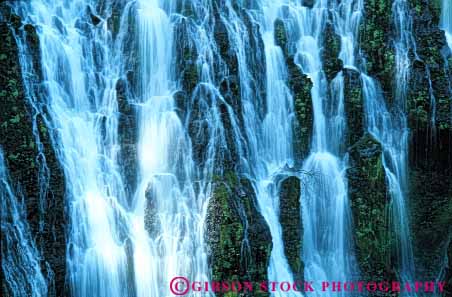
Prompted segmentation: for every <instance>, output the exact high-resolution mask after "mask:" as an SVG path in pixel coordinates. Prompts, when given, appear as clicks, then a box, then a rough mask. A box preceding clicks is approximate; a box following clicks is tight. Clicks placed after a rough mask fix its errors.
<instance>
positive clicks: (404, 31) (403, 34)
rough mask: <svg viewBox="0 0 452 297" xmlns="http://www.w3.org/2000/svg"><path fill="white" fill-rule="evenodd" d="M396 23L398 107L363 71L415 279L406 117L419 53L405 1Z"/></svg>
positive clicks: (368, 109) (405, 256) (408, 272)
mask: <svg viewBox="0 0 452 297" xmlns="http://www.w3.org/2000/svg"><path fill="white" fill-rule="evenodd" d="M393 17H394V24H395V40H394V46H395V50H396V57H395V60H396V74H395V92H394V104H393V105H394V106H393V107H392V109H391V108H389V107H388V106H387V103H386V101H385V99H384V97H383V92H382V90H381V87H380V86H379V84H378V83H377V82H376V81H375V80H374V79H372V78H371V77H369V76H367V75H366V74H365V73H362V74H361V79H362V82H363V96H364V102H365V104H364V105H365V114H366V126H367V129H368V131H369V132H370V133H371V134H372V135H373V136H374V137H375V138H376V139H377V140H378V141H379V142H380V143H381V145H382V147H383V150H384V153H383V166H384V169H385V173H386V181H387V183H388V188H389V193H390V195H391V199H392V200H391V212H392V218H391V224H392V229H393V231H394V233H395V235H396V240H395V242H396V243H397V258H398V264H397V265H398V269H399V272H398V273H399V276H400V278H401V279H402V280H404V281H409V280H413V279H414V258H413V251H412V245H411V237H410V228H409V226H410V225H409V218H408V209H407V199H408V197H407V193H408V185H407V179H408V174H407V170H408V163H407V162H408V160H407V158H408V128H407V120H406V116H405V108H406V92H407V84H408V77H409V73H410V67H411V66H410V65H411V61H410V58H409V51H410V50H412V51H413V52H414V53H415V52H416V49H415V43H414V39H413V36H412V34H411V17H410V16H409V9H408V4H407V2H406V1H405V0H398V1H395V2H394V3H393Z"/></svg>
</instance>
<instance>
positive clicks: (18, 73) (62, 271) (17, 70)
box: [0, 5, 68, 297]
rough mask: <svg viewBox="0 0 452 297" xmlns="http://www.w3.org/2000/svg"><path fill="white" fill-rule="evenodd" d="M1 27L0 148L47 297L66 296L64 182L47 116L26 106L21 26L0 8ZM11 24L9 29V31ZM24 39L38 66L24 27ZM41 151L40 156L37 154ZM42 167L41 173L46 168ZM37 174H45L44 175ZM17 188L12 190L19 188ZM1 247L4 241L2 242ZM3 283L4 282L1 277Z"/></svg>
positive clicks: (35, 46)
mask: <svg viewBox="0 0 452 297" xmlns="http://www.w3.org/2000/svg"><path fill="white" fill-rule="evenodd" d="M0 10H1V12H2V14H3V16H6V22H5V21H2V22H0V38H1V40H2V42H1V43H0V65H1V66H0V85H1V86H2V87H4V88H3V89H2V91H0V118H1V119H2V120H1V121H2V123H1V126H0V135H1V137H0V145H1V147H2V148H3V150H4V153H5V160H6V163H7V166H8V169H9V172H10V176H11V179H12V182H13V184H14V185H15V186H17V187H18V188H19V187H20V188H21V189H22V193H23V195H24V197H25V205H26V210H27V220H28V224H29V226H30V229H31V232H32V236H33V237H34V239H35V241H36V244H37V248H38V250H40V251H41V253H42V254H41V255H42V259H41V263H40V264H41V270H42V274H43V275H44V276H47V277H48V279H47V281H48V283H49V296H52V297H53V296H55V297H56V296H66V293H67V288H66V285H65V283H66V276H65V275H66V260H65V259H66V235H65V230H66V228H67V222H68V220H67V217H66V213H65V201H64V194H65V183H64V175H63V171H62V169H61V168H60V166H59V163H58V162H57V159H56V155H55V153H54V151H53V149H52V146H51V133H54V132H53V131H51V130H49V129H48V127H47V126H46V124H45V121H44V119H45V118H46V114H40V113H37V111H36V110H34V109H33V108H32V107H31V105H30V104H29V103H28V99H27V98H26V94H25V86H24V85H23V82H22V70H21V66H20V64H19V56H18V55H19V54H18V48H17V44H16V41H15V38H14V35H13V31H12V30H16V32H15V33H17V34H19V27H20V26H21V25H22V23H21V22H22V21H21V20H20V18H19V17H17V16H15V15H14V14H12V13H11V12H10V11H9V9H8V8H5V7H3V6H1V5H0ZM8 23H9V25H11V27H9V26H8ZM24 29H25V32H26V40H27V42H29V43H30V44H29V45H30V49H31V50H32V55H33V61H35V63H39V61H40V53H39V39H38V36H37V34H36V29H35V28H34V27H33V26H31V25H28V24H27V25H25V28H24ZM35 70H36V72H35V73H32V74H31V75H32V81H34V83H35V84H34V85H32V86H31V88H32V89H31V90H29V91H30V92H32V93H33V92H39V91H40V90H39V82H40V79H41V77H42V74H41V73H40V67H36V68H35ZM38 152H42V153H43V154H42V155H38ZM45 166H46V168H45ZM42 170H45V171H44V172H45V173H43V171H42ZM18 188H17V189H18ZM2 244H3V242H2ZM1 278H2V280H3V278H4V276H3V273H2V277H1ZM2 283H3V284H4V285H3V286H2V296H9V295H8V294H9V293H8V292H9V290H10V289H11V288H9V287H8V285H7V284H6V282H3V281H2Z"/></svg>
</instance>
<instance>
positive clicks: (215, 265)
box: [206, 172, 272, 297]
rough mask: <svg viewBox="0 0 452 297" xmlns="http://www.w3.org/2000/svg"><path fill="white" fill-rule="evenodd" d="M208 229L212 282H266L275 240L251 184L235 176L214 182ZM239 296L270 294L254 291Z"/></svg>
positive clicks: (226, 175) (228, 176)
mask: <svg viewBox="0 0 452 297" xmlns="http://www.w3.org/2000/svg"><path fill="white" fill-rule="evenodd" d="M206 229H207V230H206V237H207V238H206V242H207V245H208V247H209V262H210V267H211V268H212V280H215V281H225V280H227V281H233V280H238V281H246V280H263V281H265V280H267V268H268V264H269V261H270V253H271V249H272V239H271V234H270V230H269V227H268V226H267V224H266V222H265V220H264V218H263V217H262V215H261V214H260V212H259V211H258V209H257V201H256V194H255V193H254V190H253V187H252V185H251V183H250V181H249V180H247V179H243V178H239V177H237V176H236V175H235V174H234V173H232V172H227V173H226V174H225V175H224V176H218V177H217V178H216V179H215V183H214V187H213V191H212V197H211V198H210V201H209V205H208V209H207V218H206ZM217 296H229V295H227V294H224V293H217ZM237 296H259V297H260V296H269V294H268V293H265V292H262V293H261V292H257V291H254V292H250V293H243V294H242V293H240V294H238V295H237Z"/></svg>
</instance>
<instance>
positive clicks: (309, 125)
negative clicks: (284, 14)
mask: <svg viewBox="0 0 452 297" xmlns="http://www.w3.org/2000/svg"><path fill="white" fill-rule="evenodd" d="M274 34H275V36H274V37H275V42H276V44H277V45H279V46H280V47H281V49H282V51H283V53H284V57H285V59H286V64H287V72H288V83H287V85H288V87H289V88H290V90H291V92H292V97H293V101H294V108H295V117H296V121H295V125H294V129H293V130H294V140H293V147H294V153H295V159H296V160H302V159H303V158H304V157H306V156H307V154H308V153H309V149H310V145H311V139H312V129H313V126H314V122H313V121H314V116H313V110H312V97H311V89H312V81H311V79H310V78H308V76H307V75H306V74H303V72H302V71H301V69H300V67H299V66H298V65H297V64H296V63H295V57H294V56H293V55H291V51H290V49H291V48H292V47H294V45H292V44H291V41H290V40H289V38H288V35H287V31H286V26H285V23H284V21H283V20H281V19H277V20H276V21H275V33H274Z"/></svg>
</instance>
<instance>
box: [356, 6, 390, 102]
mask: <svg viewBox="0 0 452 297" xmlns="http://www.w3.org/2000/svg"><path fill="white" fill-rule="evenodd" d="M391 11H392V1H387V0H368V1H365V2H364V16H363V18H362V21H361V25H360V27H359V36H360V40H359V44H360V46H361V50H362V55H363V57H364V59H365V62H366V63H365V66H366V69H367V73H368V74H369V75H370V76H372V77H376V78H377V79H378V81H379V82H380V84H381V87H382V89H383V91H384V97H385V98H386V100H387V101H388V102H392V101H393V92H392V91H393V82H394V71H395V54H394V53H395V49H394V47H393V45H392V33H391V32H392V27H391V21H392V20H391V17H392V14H391Z"/></svg>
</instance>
